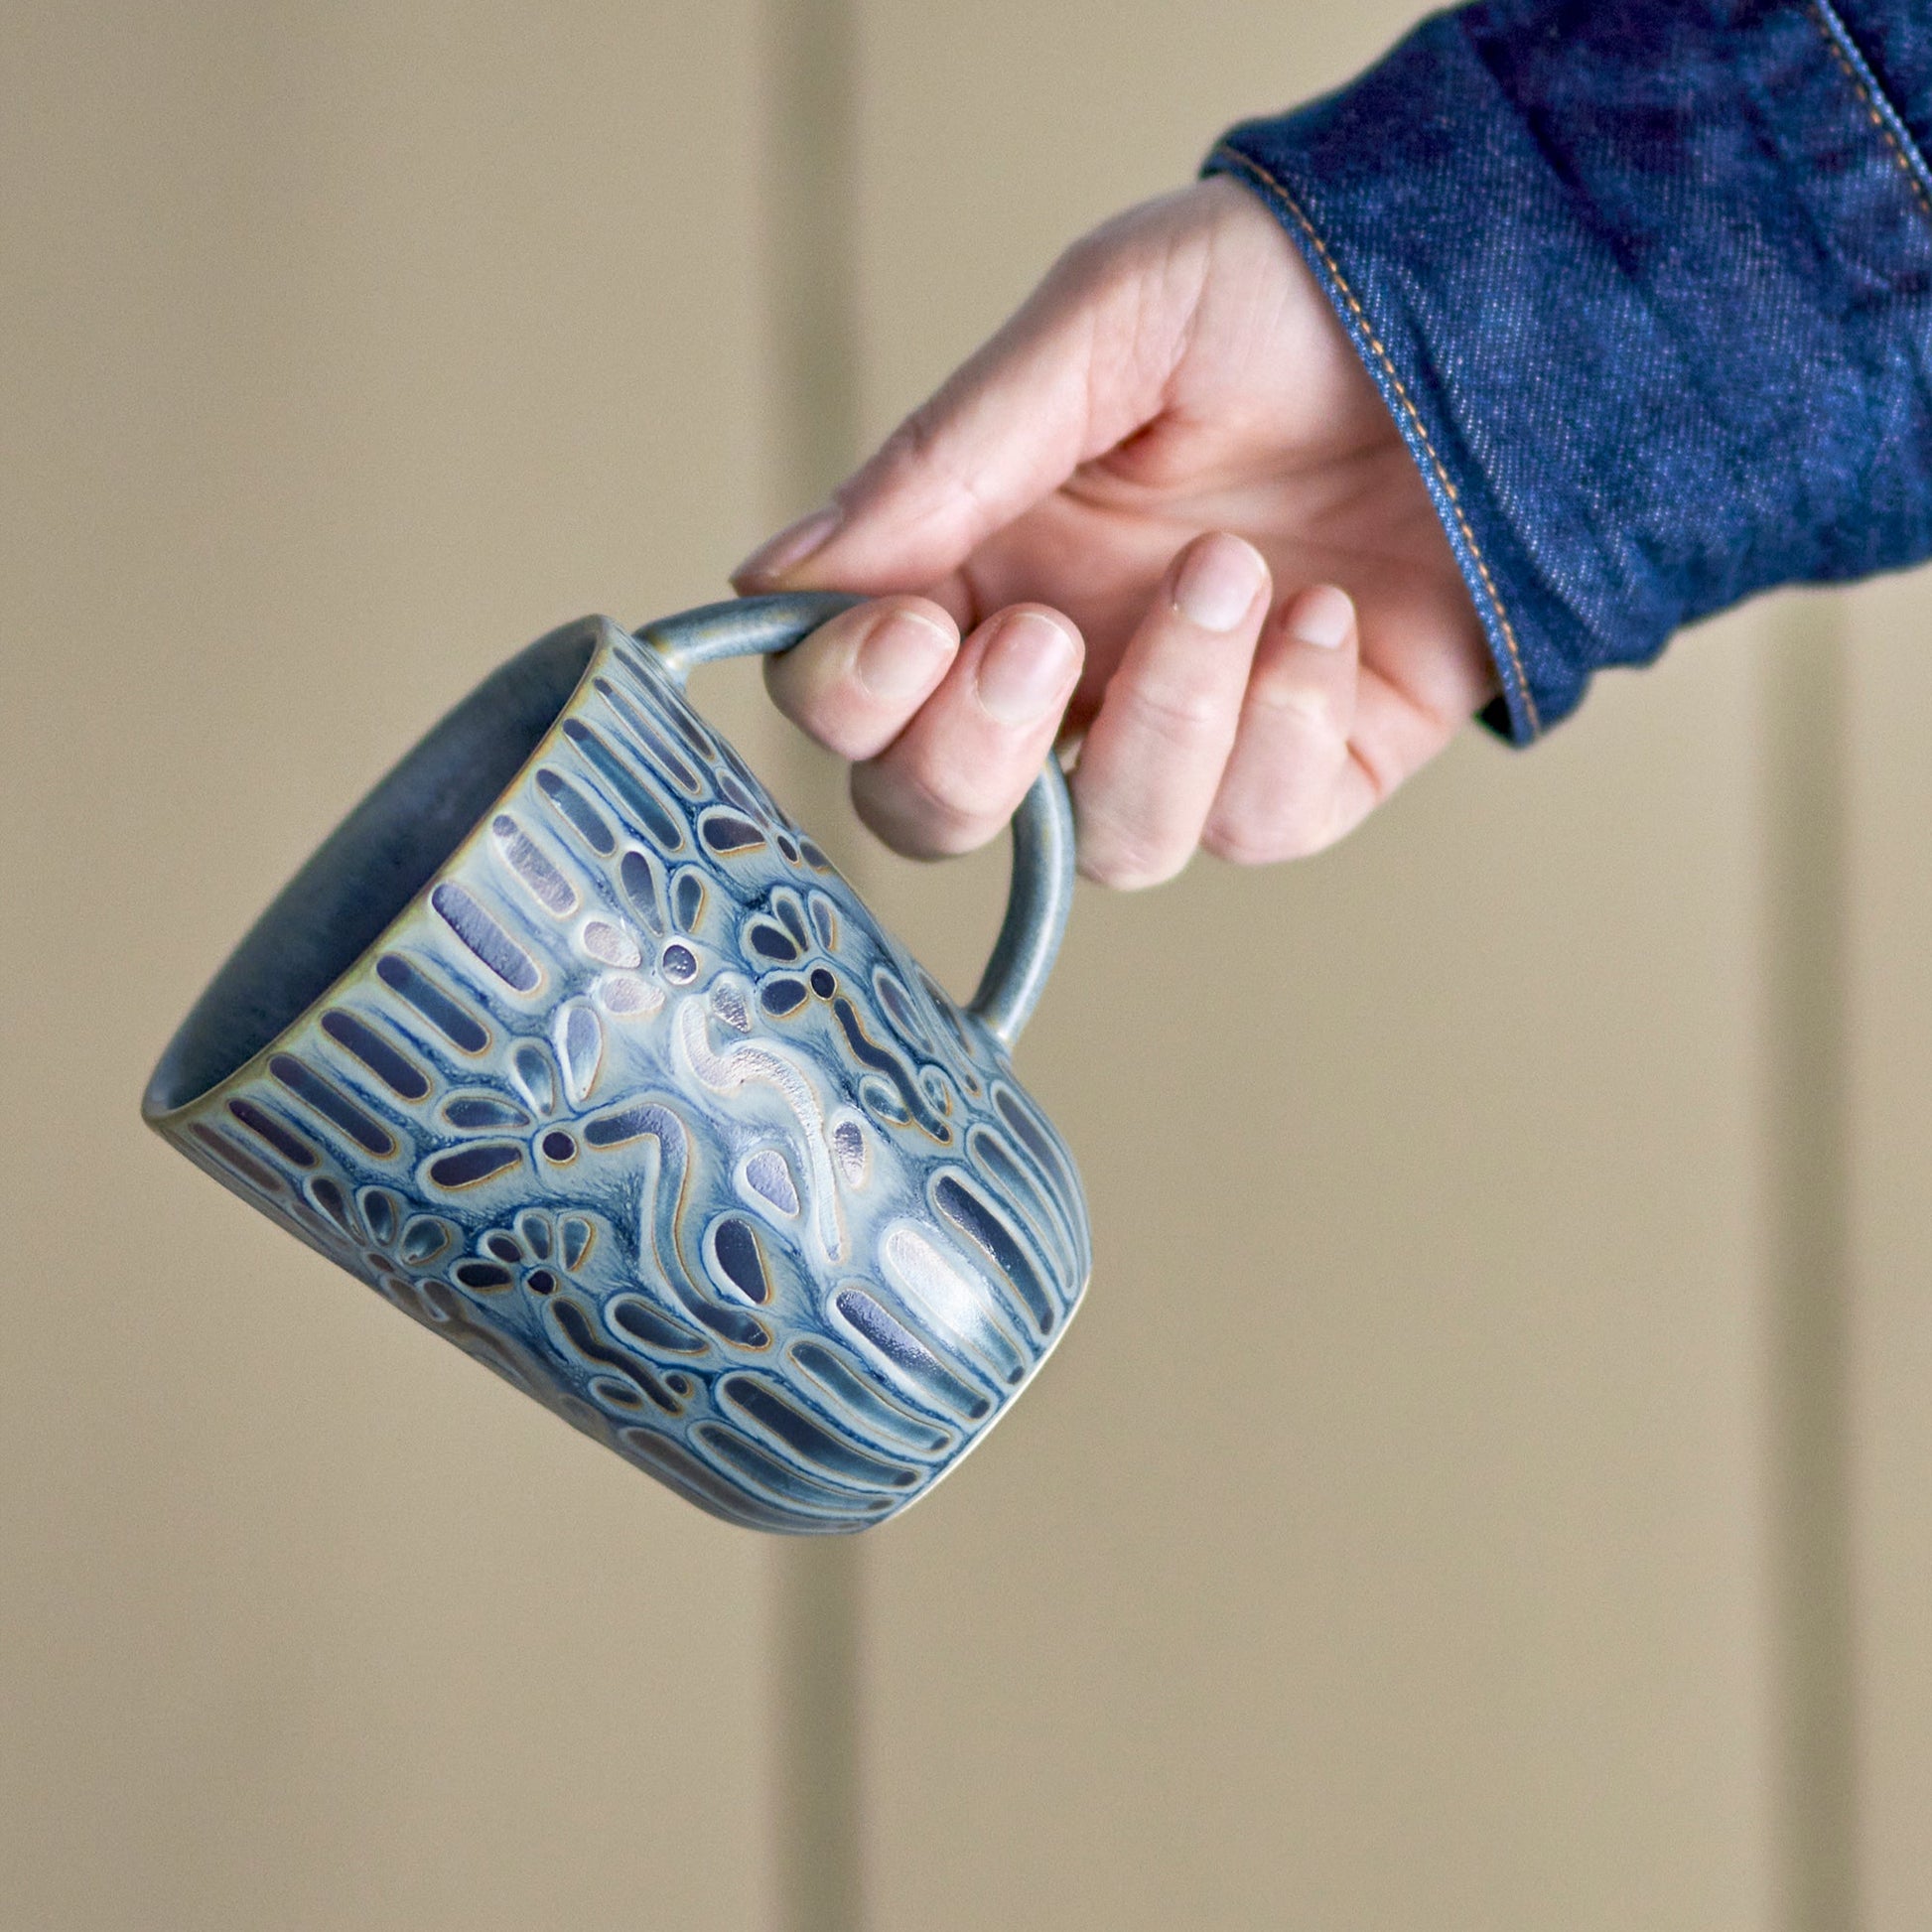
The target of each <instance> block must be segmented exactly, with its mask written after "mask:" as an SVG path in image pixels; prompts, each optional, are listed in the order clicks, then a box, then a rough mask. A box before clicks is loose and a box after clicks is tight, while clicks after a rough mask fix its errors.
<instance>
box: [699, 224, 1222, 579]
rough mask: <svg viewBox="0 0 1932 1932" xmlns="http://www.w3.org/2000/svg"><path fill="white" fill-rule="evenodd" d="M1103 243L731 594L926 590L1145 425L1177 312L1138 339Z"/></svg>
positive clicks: (1036, 297) (1127, 282) (1054, 278)
mask: <svg viewBox="0 0 1932 1932" xmlns="http://www.w3.org/2000/svg"><path fill="white" fill-rule="evenodd" d="M1100 240H1101V238H1100V237H1096V238H1095V239H1094V240H1092V241H1089V242H1088V243H1085V244H1080V245H1076V246H1075V248H1073V249H1072V250H1070V251H1069V252H1068V254H1067V255H1066V256H1064V257H1063V258H1062V259H1061V261H1060V262H1059V264H1058V265H1057V266H1056V267H1055V268H1054V270H1053V271H1052V273H1051V274H1049V275H1048V276H1047V278H1046V279H1045V281H1044V282H1042V283H1041V284H1040V286H1039V287H1038V288H1037V289H1036V290H1035V292H1034V294H1033V295H1032V296H1031V297H1030V298H1029V299H1028V301H1027V302H1026V303H1025V304H1024V305H1023V306H1022V307H1021V308H1020V309H1019V310H1018V311H1017V312H1016V313H1015V314H1014V316H1013V317H1012V318H1011V319H1010V320H1009V321H1008V322H1007V323H1006V324H1005V326H1004V327H1003V328H1001V329H1000V331H999V332H998V334H996V335H995V336H993V337H992V338H991V339H990V340H989V341H988V342H987V343H986V344H985V345H983V346H981V347H980V348H979V349H978V350H977V351H975V353H974V354H973V355H972V356H970V357H969V358H968V359H967V360H966V361H965V362H964V363H962V364H961V365H960V366H959V368H957V369H956V370H955V371H954V372H953V373H952V375H951V376H949V377H948V378H947V380H946V382H945V383H944V384H943V385H942V386H941V387H940V389H939V390H938V391H937V392H936V393H935V394H934V395H932V396H931V397H930V398H928V399H927V400H926V401H925V402H923V403H921V404H920V406H919V407H918V408H917V409H915V410H914V411H913V412H912V414H911V415H909V416H908V417H907V418H906V419H905V421H904V422H902V423H901V424H900V425H899V426H898V428H897V430H895V431H894V432H893V434H892V435H891V436H890V437H889V438H888V439H887V440H886V442H885V444H884V445H883V446H882V447H881V448H880V450H879V451H878V453H877V454H876V455H874V456H873V457H872V458H871V459H870V460H869V461H868V462H867V463H865V464H864V465H863V466H862V467H861V468H860V469H859V470H858V471H857V472H856V473H855V474H854V475H853V476H852V477H851V478H849V479H848V480H847V482H846V483H843V484H841V485H840V487H839V488H838V490H837V491H836V492H835V493H834V495H833V499H832V501H831V502H830V503H828V504H827V505H825V507H824V508H822V509H818V510H814V511H813V512H811V514H810V515H808V516H804V517H801V518H799V520H798V521H797V522H796V523H793V524H792V525H791V526H790V527H789V528H787V529H785V530H781V531H780V532H779V533H778V535H776V536H775V537H773V538H771V540H770V541H769V542H768V543H766V544H765V545H763V547H762V548H760V549H759V550H757V551H755V552H754V553H753V554H752V555H751V556H750V557H748V558H747V559H746V560H745V562H744V563H742V564H741V565H739V567H738V569H737V570H735V571H734V572H733V573H732V583H733V585H734V586H735V587H736V588H737V589H738V590H739V591H740V592H742V593H752V592H759V591H773V590H804V589H834V588H836V589H839V590H849V591H862V592H868V593H872V594H878V593H881V592H886V591H895V590H906V589H915V588H917V587H919V586H922V585H929V584H934V583H937V582H939V581H940V580H941V579H943V578H946V577H948V576H950V575H951V574H952V572H954V571H956V570H957V569H959V567H960V566H961V565H962V564H964V563H965V562H966V560H967V559H968V558H969V557H970V556H971V555H972V554H973V552H974V551H975V550H976V549H977V548H978V547H979V545H980V544H981V543H982V542H984V541H985V539H986V538H987V537H989V536H991V535H992V534H993V533H994V532H995V531H996V530H1000V529H1003V528H1004V527H1005V526H1006V525H1007V524H1008V523H1010V522H1012V521H1013V520H1014V518H1016V517H1017V516H1020V515H1022V514H1023V513H1024V512H1025V511H1027V510H1029V509H1031V508H1032V507H1033V505H1034V504H1035V503H1036V502H1038V501H1039V500H1040V499H1041V498H1042V497H1044V496H1046V495H1048V494H1050V493H1051V492H1052V491H1053V490H1055V489H1057V488H1058V487H1059V486H1060V484H1061V483H1065V482H1066V480H1067V478H1069V477H1070V476H1071V475H1072V474H1073V472H1074V471H1075V470H1076V469H1078V468H1079V466H1080V465H1081V464H1082V463H1085V462H1087V461H1088V460H1089V459H1091V458H1093V457H1096V456H1099V455H1101V454H1103V453H1104V452H1105V451H1107V450H1110V449H1112V448H1113V446H1114V445H1115V444H1116V443H1118V442H1120V441H1121V440H1122V439H1123V438H1124V437H1127V436H1130V435H1132V434H1133V433H1134V431H1136V430H1137V429H1140V428H1142V427H1143V426H1144V425H1145V424H1146V423H1148V422H1150V421H1152V420H1153V418H1154V416H1155V415H1156V414H1157V413H1158V412H1159V410H1160V408H1161V404H1162V398H1163V395H1164V392H1165V389H1166V385H1167V379H1168V376H1169V375H1170V374H1171V373H1172V371H1173V364H1174V361H1175V359H1176V357H1177V356H1178V354H1179V350H1180V345H1181V343H1182V341H1183V339H1184V323H1185V317H1184V313H1183V314H1182V315H1181V317H1180V318H1179V320H1178V322H1177V324H1176V326H1174V327H1173V328H1172V329H1171V330H1167V331H1159V330H1157V331H1149V330H1147V329H1146V328H1145V326H1144V324H1145V317H1144V316H1143V315H1142V313H1141V311H1142V309H1143V306H1144V305H1143V304H1142V302H1141V300H1140V299H1139V298H1140V289H1139V286H1138V284H1139V281H1140V279H1141V278H1140V277H1139V275H1138V274H1137V273H1136V272H1135V270H1134V268H1133V266H1132V264H1131V263H1127V262H1123V261H1122V260H1121V258H1120V250H1119V249H1118V248H1107V247H1102V246H1101V245H1100ZM1163 336H1166V337H1167V338H1168V339H1169V340H1168V341H1167V342H1165V343H1164V342H1163V341H1162V340H1161V339H1162V337H1163Z"/></svg>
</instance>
